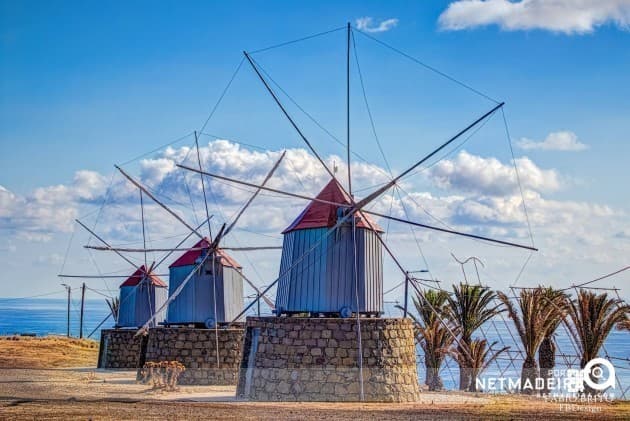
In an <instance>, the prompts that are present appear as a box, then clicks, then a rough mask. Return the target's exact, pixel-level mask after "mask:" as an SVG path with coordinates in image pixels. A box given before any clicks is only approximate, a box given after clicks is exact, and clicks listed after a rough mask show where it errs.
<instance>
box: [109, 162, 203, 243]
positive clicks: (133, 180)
mask: <svg viewBox="0 0 630 421" xmlns="http://www.w3.org/2000/svg"><path fill="white" fill-rule="evenodd" d="M114 166H115V167H116V169H117V170H118V171H120V173H121V174H122V175H124V176H125V178H126V179H127V180H129V181H130V182H131V183H132V184H133V185H134V186H136V187H137V188H139V189H140V190H142V191H143V192H144V193H145V194H146V195H147V196H149V197H150V198H151V199H152V200H153V201H154V202H155V203H157V204H158V205H159V206H160V207H161V208H162V209H164V210H165V211H167V212H168V213H170V214H171V215H172V216H173V217H174V218H175V219H177V220H178V221H179V222H181V223H182V224H183V225H184V226H185V227H186V228H188V229H189V230H191V231H192V232H194V233H195V234H196V235H197V236H198V237H199V238H201V239H203V235H201V234H200V233H199V231H197V230H196V229H195V228H193V227H191V226H190V225H189V224H188V223H187V222H186V221H184V219H182V217H180V216H179V215H178V214H177V213H175V212H174V211H173V210H171V208H169V207H168V206H166V205H165V204H164V203H162V202H161V201H160V200H159V199H158V198H157V197H155V196H154V195H153V194H152V193H151V192H150V191H149V190H148V189H147V188H146V187H144V186H143V185H142V184H140V183H139V182H138V181H136V180H135V179H134V178H133V177H131V176H130V175H129V174H127V173H126V172H125V171H124V170H123V169H122V168H120V167H119V166H118V165H114Z"/></svg>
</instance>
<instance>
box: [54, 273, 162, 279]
mask: <svg viewBox="0 0 630 421" xmlns="http://www.w3.org/2000/svg"><path fill="white" fill-rule="evenodd" d="M151 275H155V276H164V277H166V276H168V273H159V274H158V273H152V274H151ZM57 277H58V278H80V279H102V278H107V279H109V278H112V279H122V278H129V275H66V274H59V275H57Z"/></svg>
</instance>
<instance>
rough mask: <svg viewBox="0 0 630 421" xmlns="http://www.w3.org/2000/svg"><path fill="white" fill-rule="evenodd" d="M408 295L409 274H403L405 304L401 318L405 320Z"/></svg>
mask: <svg viewBox="0 0 630 421" xmlns="http://www.w3.org/2000/svg"><path fill="white" fill-rule="evenodd" d="M408 295H409V272H405V304H404V308H405V312H404V316H403V317H405V318H407V296H408Z"/></svg>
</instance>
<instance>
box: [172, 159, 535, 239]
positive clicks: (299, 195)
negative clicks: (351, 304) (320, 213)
mask: <svg viewBox="0 0 630 421" xmlns="http://www.w3.org/2000/svg"><path fill="white" fill-rule="evenodd" d="M183 168H186V169H189V170H191V171H199V170H195V169H194V168H188V167H183ZM204 174H205V175H207V176H209V177H215V178H219V179H222V180H225V181H230V182H232V183H237V184H242V185H245V186H249V187H256V188H259V189H262V190H267V191H271V192H274V193H278V194H282V195H285V196H289V197H295V198H297V199H304V200H311V201H314V202H322V203H326V204H330V205H334V206H339V207H345V208H349V210H348V213H347V215H346V216H348V218H349V216H350V215H351V214H353V213H355V212H357V211H358V210H357V209H356V207H351V206H350V205H348V204H344V203H336V202H330V201H327V200H320V199H318V198H315V197H309V196H305V195H302V194H297V193H290V192H286V191H283V190H278V189H272V188H270V187H265V186H258V185H256V184H252V183H248V182H246V181H240V180H236V179H234V178H229V177H224V176H220V175H216V174H211V173H207V172H204ZM360 212H363V213H366V214H369V215H374V216H378V217H381V218H385V219H390V220H392V221H396V222H401V223H405V224H408V225H413V226H417V227H421V228H426V229H430V230H434V231H440V232H444V233H448V234H453V235H460V236H463V237H468V238H474V239H477V240H484V241H489V242H491V243H498V244H503V245H507V246H513V247H518V248H524V249H527V250H533V251H538V249H537V248H535V247H530V246H526V245H522V244H517V243H512V242H509V241H503V240H495V239H493V238H490V237H484V236H481V235H475V234H468V233H464V232H460V231H455V230H450V229H446V228H440V227H435V226H432V225H427V224H421V223H419V222H413V221H408V220H406V219H402V218H396V217H394V216H389V215H384V214H382V213H378V212H373V211H368V210H361V211H360ZM366 223H367V224H368V226H370V225H371V224H370V222H369V221H368V220H367V219H366ZM371 228H373V227H371Z"/></svg>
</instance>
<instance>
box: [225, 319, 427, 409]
mask: <svg viewBox="0 0 630 421" xmlns="http://www.w3.org/2000/svg"><path fill="white" fill-rule="evenodd" d="M360 324H361V346H362V349H363V353H362V366H363V368H362V374H363V375H362V378H363V396H364V400H365V401H373V402H413V401H416V400H417V399H418V398H419V387H418V375H417V372H416V359H415V343H414V334H413V325H412V323H411V321H410V320H408V319H380V318H374V319H373V318H365V319H361V322H360ZM360 380H361V371H360V369H359V340H358V335H357V320H356V319H332V318H330V319H328V318H292V317H248V318H247V325H246V334H245V343H244V350H243V357H242V360H241V368H240V372H239V382H238V387H237V397H239V398H241V399H249V400H258V401H360V400H361V381H360Z"/></svg>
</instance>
